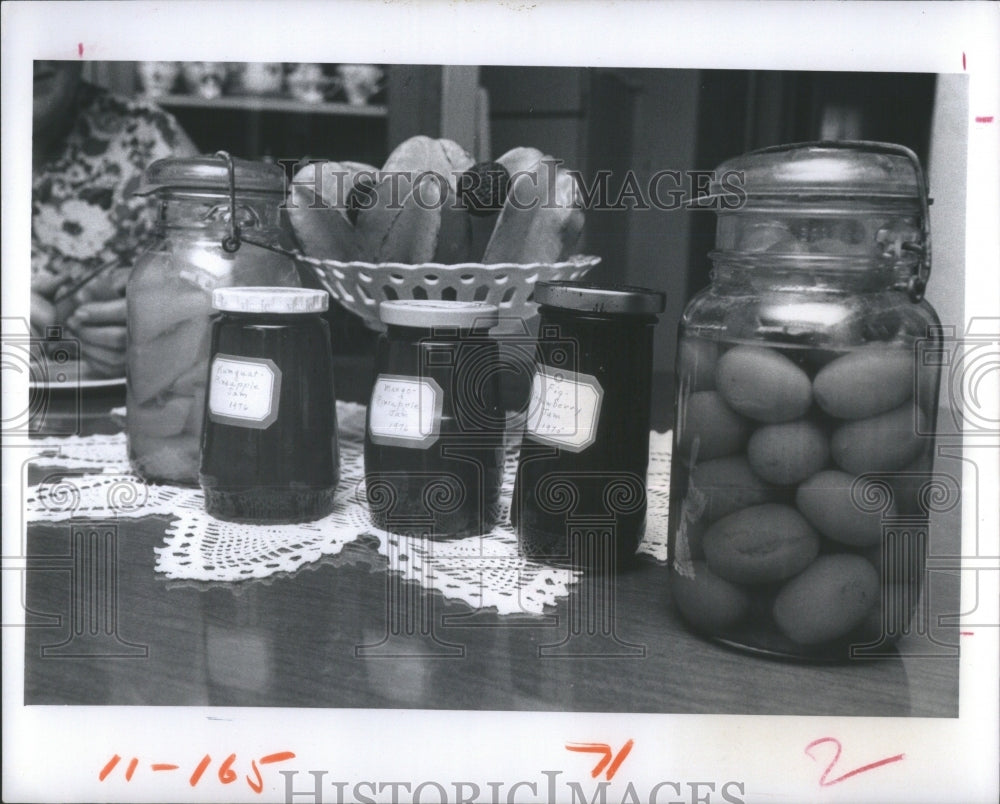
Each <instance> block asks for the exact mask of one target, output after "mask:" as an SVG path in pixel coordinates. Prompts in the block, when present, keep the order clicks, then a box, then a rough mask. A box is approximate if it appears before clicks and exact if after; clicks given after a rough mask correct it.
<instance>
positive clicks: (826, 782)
mask: <svg viewBox="0 0 1000 804" xmlns="http://www.w3.org/2000/svg"><path fill="white" fill-rule="evenodd" d="M823 743H832V744H833V746H834V749H835V751H834V754H833V759H831V760H830V762H829V764H828V765H827V766H826V769H825V770H824V771H823V775H822V776H820V777H819V785H820V787H829V786H830V785H832V784H837V782H842V781H844V779H850V778H851V777H852V776H857V775H858V774H859V773H864V772H865V771H870V770H874V769H875V768H878V767H881V766H882V765H888V764H889V763H890V762H899V760H901V759H902V758H903V757H904V756H905V755H904V754H896V755H895V756H893V757H886V758H885V759H880V760H878V761H876V762H870V763H868V764H867V765H862V766H861V767H860V768H855V769H854V770H851V771H848V772H847V773H843V774H841V775H840V776H838V777H837V778H835V779H830V778H828V777H829V776H830V773H831V772H832V771H833V766H834V765H836V764H837V761H838V760H839V759H840V751H841V746H840V740H838V739H836V738H835V737H820V738H819V739H818V740H813V741H812V742H811V743H809V745H807V746H806V754H807V755H808V756H809V758H810V759H813V760H816V755H815V754H814V753H813V749H814V748H815V747H816V746H818V745H822V744H823ZM817 761H818V760H817Z"/></svg>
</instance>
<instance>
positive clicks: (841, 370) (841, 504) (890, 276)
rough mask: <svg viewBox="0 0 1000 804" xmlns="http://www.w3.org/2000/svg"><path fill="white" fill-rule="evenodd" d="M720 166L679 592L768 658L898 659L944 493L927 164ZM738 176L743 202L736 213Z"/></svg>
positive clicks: (710, 630) (866, 148)
mask: <svg viewBox="0 0 1000 804" xmlns="http://www.w3.org/2000/svg"><path fill="white" fill-rule="evenodd" d="M716 175H717V176H720V177H722V178H721V180H720V183H719V184H716V185H713V187H712V190H711V193H710V196H709V198H708V200H709V201H714V202H718V203H715V204H714V205H713V208H715V209H716V211H717V213H718V225H717V231H716V248H715V250H714V251H713V252H711V254H710V255H709V256H710V258H711V260H712V264H713V268H712V283H711V285H710V286H709V287H707V288H705V289H704V290H703V291H701V292H700V293H698V294H697V295H696V296H695V297H694V298H693V299H692V300H691V302H690V303H689V304H688V306H687V308H686V309H685V311H684V315H683V318H682V319H681V324H680V332H679V338H678V356H677V364H676V365H677V368H676V372H677V373H676V389H677V406H676V416H677V419H676V426H675V428H674V446H673V454H672V465H671V492H670V529H671V536H670V548H671V570H672V576H671V591H672V593H673V598H674V603H675V605H676V608H677V610H678V611H679V613H680V615H681V617H682V618H683V619H684V621H685V622H686V623H687V624H688V625H689V626H690V627H692V628H693V629H695V630H697V631H698V632H700V633H702V634H704V635H705V636H707V637H709V638H711V639H715V640H718V641H720V642H723V643H725V644H728V645H731V646H735V647H739V648H742V649H746V650H749V651H753V652H760V653H767V654H771V655H779V656H783V657H788V658H795V659H805V660H820V661H827V660H845V659H850V658H852V657H860V656H865V657H874V656H880V655H886V654H892V653H894V651H893V650H891V648H892V643H893V642H894V641H895V640H897V639H898V638H899V637H900V636H901V635H903V634H904V633H907V632H908V631H909V629H910V619H911V615H912V614H913V612H914V609H915V606H916V603H917V600H918V598H919V597H920V594H921V583H922V578H923V574H924V565H925V561H926V556H927V552H928V550H927V537H928V529H927V518H928V514H929V511H928V508H927V506H928V504H929V501H930V502H933V500H934V497H935V493H936V491H935V490H934V489H933V486H930V485H928V484H929V483H931V481H932V479H933V478H932V475H931V470H932V461H933V454H934V451H933V443H934V426H935V422H936V415H937V393H938V380H939V371H940V368H939V366H940V364H941V361H940V358H939V357H934V355H935V354H936V353H939V352H940V343H941V327H940V323H939V322H938V318H937V315H936V314H935V312H934V310H933V309H932V308H931V306H930V305H929V304H928V303H927V302H926V301H924V300H923V291H924V287H925V285H926V282H927V278H928V275H929V273H930V245H931V244H930V231H929V228H928V226H929V222H928V215H927V205H928V199H927V185H926V182H925V179H924V174H923V171H922V170H921V167H920V163H919V161H918V160H917V158H916V156H915V155H914V154H913V153H912V152H911V151H909V150H907V149H906V148H903V147H901V146H898V145H892V144H885V143H870V142H864V143H849V142H830V143H823V142H819V143H804V144H798V145H787V146H779V147H775V148H767V149H764V150H761V151H754V152H752V153H749V154H744V155H743V156H739V157H736V158H734V159H731V160H729V161H727V162H725V163H723V164H722V165H720V166H719V168H718V169H717V171H716ZM727 177H728V178H727ZM735 177H739V179H740V181H739V185H740V186H741V192H742V196H743V197H742V199H741V200H740V202H739V203H728V204H727V197H728V199H729V200H730V201H731V200H733V197H732V196H731V195H728V194H727V189H726V187H725V186H724V184H725V182H726V181H727V180H728V181H730V182H731V184H730V189H731V188H732V187H733V186H735V185H734V184H732V182H734V181H735ZM737 200H738V199H737ZM922 352H923V354H921V353H922ZM928 490H931V491H932V493H927V492H928Z"/></svg>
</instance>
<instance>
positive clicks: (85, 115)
mask: <svg viewBox="0 0 1000 804" xmlns="http://www.w3.org/2000/svg"><path fill="white" fill-rule="evenodd" d="M76 103H77V111H76V116H75V122H74V124H73V127H72V129H71V130H70V132H69V134H68V136H67V137H66V139H65V140H64V142H63V144H62V146H61V149H60V150H59V152H58V153H57V154H56V156H55V158H53V159H51V160H50V161H49V162H48V163H47V164H45V165H44V166H43V167H42V169H41V170H40V171H36V173H35V176H34V178H33V181H32V193H31V271H32V275H34V274H36V273H38V272H39V271H47V272H49V273H53V274H57V275H65V274H68V275H69V276H70V277H72V278H74V279H75V278H77V277H79V276H81V275H85V274H89V273H90V272H91V271H93V270H94V269H96V268H98V267H99V266H101V265H104V264H106V263H108V262H111V261H112V260H115V259H120V260H121V261H122V263H123V264H129V263H131V261H132V258H133V257H134V255H135V253H136V251H137V250H139V248H140V246H141V244H143V243H145V242H146V241H147V240H149V238H150V237H151V235H152V232H153V224H154V217H153V215H152V210H151V207H150V200H149V199H148V198H146V197H140V196H133V195H132V192H133V191H134V190H135V189H136V187H138V184H139V181H140V179H141V178H142V173H143V170H144V169H145V168H146V166H147V165H148V164H149V163H150V162H153V161H155V160H156V159H161V158H163V157H166V156H186V155H189V154H191V153H192V152H193V150H194V148H193V146H192V144H191V141H190V140H189V139H188V137H187V135H186V134H185V133H184V132H183V130H182V129H181V128H180V126H178V124H177V122H176V121H175V120H174V118H173V117H172V116H171V115H169V114H168V113H167V112H164V111H163V110H161V109H159V108H158V107H156V106H155V105H153V104H151V103H148V102H146V101H143V100H138V99H133V98H125V97H121V96H117V95H113V94H111V93H109V92H107V91H106V90H103V89H100V88H98V87H95V86H92V85H89V84H82V85H81V86H80V90H79V95H78V97H77V100H76Z"/></svg>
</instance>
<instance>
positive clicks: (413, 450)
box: [365, 300, 506, 538]
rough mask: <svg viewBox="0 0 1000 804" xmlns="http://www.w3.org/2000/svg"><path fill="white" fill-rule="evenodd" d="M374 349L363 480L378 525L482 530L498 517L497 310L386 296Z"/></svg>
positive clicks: (422, 530)
mask: <svg viewBox="0 0 1000 804" xmlns="http://www.w3.org/2000/svg"><path fill="white" fill-rule="evenodd" d="M379 317H380V318H381V320H382V322H383V323H384V324H386V327H387V331H386V332H385V333H384V334H383V335H382V336H381V337H380V339H379V342H378V346H377V349H376V358H375V359H376V378H375V382H374V385H373V387H372V392H371V400H370V403H369V405H368V417H367V427H366V433H365V483H366V487H367V495H368V506H369V510H370V512H371V516H372V521H373V522H374V523H375V524H376V526H378V527H380V528H383V529H385V530H390V531H394V532H397V533H407V534H418V535H427V536H429V537H431V538H441V537H463V536H475V535H479V534H482V533H487V532H489V531H490V530H491V529H492V528H493V526H494V524H495V523H496V521H497V518H498V516H499V498H500V482H501V479H502V476H503V457H504V432H505V427H506V422H505V414H504V409H503V405H502V404H501V397H500V372H501V368H500V366H501V364H500V359H499V348H498V346H497V342H496V341H495V340H494V339H493V338H492V337H490V334H489V331H490V329H491V328H493V327H494V326H496V324H497V321H498V308H497V307H496V306H495V305H490V304H484V303H480V302H459V301H436V300H414V301H389V302H383V303H382V304H381V305H380V307H379Z"/></svg>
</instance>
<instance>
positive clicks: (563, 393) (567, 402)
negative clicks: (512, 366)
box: [526, 366, 604, 452]
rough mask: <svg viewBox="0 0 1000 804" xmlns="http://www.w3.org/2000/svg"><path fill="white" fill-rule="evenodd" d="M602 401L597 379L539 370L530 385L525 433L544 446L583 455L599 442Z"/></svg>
mask: <svg viewBox="0 0 1000 804" xmlns="http://www.w3.org/2000/svg"><path fill="white" fill-rule="evenodd" d="M603 399H604V389H603V388H601V384H600V383H599V382H598V381H597V378H596V377H593V376H591V375H590V374H578V373H577V372H575V371H567V370H565V369H554V368H551V367H549V366H539V367H538V368H537V370H536V371H535V376H534V377H533V378H532V381H531V399H530V401H529V402H528V419H527V424H526V430H527V432H528V433H530V434H531V435H532V436H534V437H535V439H537V440H538V441H541V442H543V443H545V444H552V445H554V446H557V447H562V448H563V449H568V450H569V451H570V452H582V451H583V450H585V449H586V448H587V447H589V446H590V445H591V444H593V443H594V440H595V439H596V438H597V423H598V421H599V420H600V416H601V401H602V400H603Z"/></svg>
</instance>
